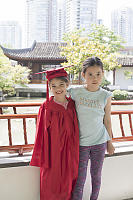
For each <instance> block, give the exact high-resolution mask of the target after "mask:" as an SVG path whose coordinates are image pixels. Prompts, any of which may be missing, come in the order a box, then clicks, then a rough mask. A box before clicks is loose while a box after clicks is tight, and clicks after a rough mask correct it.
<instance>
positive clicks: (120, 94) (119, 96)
mask: <svg viewBox="0 0 133 200" xmlns="http://www.w3.org/2000/svg"><path fill="white" fill-rule="evenodd" d="M113 98H114V99H115V100H126V99H127V98H128V92H127V91H125V90H114V91H113Z"/></svg>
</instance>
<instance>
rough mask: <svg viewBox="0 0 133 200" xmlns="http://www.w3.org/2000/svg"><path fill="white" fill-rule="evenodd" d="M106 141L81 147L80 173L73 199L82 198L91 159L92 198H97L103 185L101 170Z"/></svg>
mask: <svg viewBox="0 0 133 200" xmlns="http://www.w3.org/2000/svg"><path fill="white" fill-rule="evenodd" d="M105 150H106V143H104V144H99V145H94V146H80V147H79V172H78V173H79V174H78V179H77V183H76V186H75V188H74V191H73V194H72V200H82V196H83V188H84V184H85V180H86V176H87V166H88V160H89V159H90V163H91V166H90V174H91V183H92V192H91V197H90V200H97V199H98V194H99V190H100V186H101V171H102V166H103V160H104V156H105Z"/></svg>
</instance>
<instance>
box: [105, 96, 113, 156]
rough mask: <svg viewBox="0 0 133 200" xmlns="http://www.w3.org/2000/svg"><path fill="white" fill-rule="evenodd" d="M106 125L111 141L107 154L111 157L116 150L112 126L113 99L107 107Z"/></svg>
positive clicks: (108, 102) (108, 101)
mask: <svg viewBox="0 0 133 200" xmlns="http://www.w3.org/2000/svg"><path fill="white" fill-rule="evenodd" d="M104 125H105V127H106V129H107V132H108V134H109V136H110V140H109V141H108V142H107V152H108V153H109V155H112V154H113V153H114V151H115V148H114V146H113V144H112V126H111V97H109V98H108V99H107V103H106V106H105V115H104Z"/></svg>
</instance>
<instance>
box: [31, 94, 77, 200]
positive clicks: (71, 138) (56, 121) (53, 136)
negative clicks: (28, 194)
mask: <svg viewBox="0 0 133 200" xmlns="http://www.w3.org/2000/svg"><path fill="white" fill-rule="evenodd" d="M67 99H68V106H67V109H65V108H64V107H63V106H62V105H59V104H57V103H56V102H54V101H53V97H51V98H50V101H49V103H48V104H46V102H44V103H43V104H42V105H41V107H40V110H39V114H38V120H37V131H36V138H35V144H34V150H33V155H32V159H31V162H30V165H32V166H38V167H40V200H70V199H71V193H72V190H73V188H74V186H75V183H76V180H77V177H78V164H79V129H78V121H77V116H76V110H75V104H74V101H73V100H72V99H70V98H67Z"/></svg>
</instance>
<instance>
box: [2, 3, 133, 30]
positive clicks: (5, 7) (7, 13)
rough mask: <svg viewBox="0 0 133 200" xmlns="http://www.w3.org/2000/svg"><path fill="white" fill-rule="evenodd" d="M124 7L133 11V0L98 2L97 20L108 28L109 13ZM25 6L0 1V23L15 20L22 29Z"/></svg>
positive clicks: (24, 4)
mask: <svg viewBox="0 0 133 200" xmlns="http://www.w3.org/2000/svg"><path fill="white" fill-rule="evenodd" d="M59 1H61V0H59ZM125 5H126V6H129V7H131V8H132V9H133V0H98V18H102V19H103V22H104V25H106V26H107V27H110V21H111V11H112V10H114V9H116V8H119V7H121V6H125ZM25 6H26V0H0V21H3V20H16V21H19V23H20V25H21V26H22V29H24V21H25Z"/></svg>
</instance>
